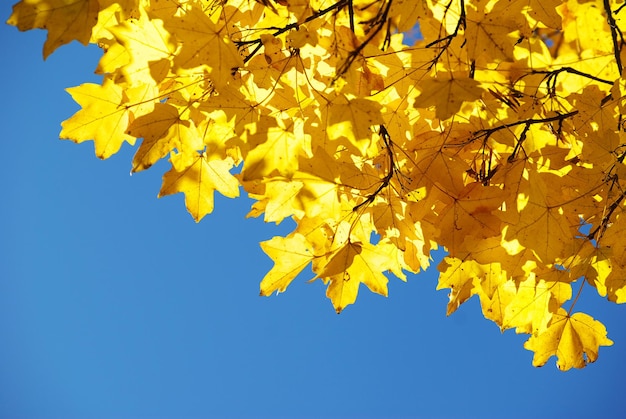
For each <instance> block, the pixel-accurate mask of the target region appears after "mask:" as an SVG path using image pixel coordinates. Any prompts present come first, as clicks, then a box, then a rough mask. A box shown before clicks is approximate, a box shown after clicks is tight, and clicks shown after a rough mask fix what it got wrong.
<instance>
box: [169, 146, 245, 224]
mask: <svg viewBox="0 0 626 419" xmlns="http://www.w3.org/2000/svg"><path fill="white" fill-rule="evenodd" d="M170 161H171V162H172V168H171V169H170V171H169V172H167V173H165V175H163V185H162V186H161V192H159V197H161V196H166V195H171V194H175V193H178V192H182V193H184V194H185V204H186V206H187V210H188V211H189V213H190V214H191V215H192V216H193V218H194V219H195V220H196V222H198V221H200V220H201V219H202V218H203V217H204V216H205V215H207V214H210V213H211V212H212V211H213V191H216V190H217V191H218V192H220V193H221V194H222V195H224V196H227V197H230V198H234V197H236V196H238V195H239V182H238V181H237V179H236V178H235V177H234V176H233V175H232V174H231V173H230V169H231V168H232V167H233V163H232V161H228V160H209V159H208V158H207V156H206V155H205V154H204V153H196V156H195V157H189V156H188V155H186V154H183V153H178V154H173V155H172V156H171V158H170Z"/></svg>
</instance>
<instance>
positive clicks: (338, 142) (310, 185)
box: [8, 0, 626, 370]
mask: <svg viewBox="0 0 626 419" xmlns="http://www.w3.org/2000/svg"><path fill="white" fill-rule="evenodd" d="M623 6H624V3H621V4H620V1H617V0H563V1H562V0H541V1H540V0H489V1H487V0H419V1H415V0H274V1H273V0H256V1H253V0H22V1H21V2H20V3H18V4H17V5H15V6H14V9H13V14H12V16H11V17H10V19H9V22H8V23H10V24H13V25H15V26H17V27H18V28H19V29H20V30H27V29H32V28H45V29H47V30H48V38H47V41H46V43H45V45H44V57H46V56H48V55H49V54H50V53H51V52H52V51H53V50H54V49H55V48H57V47H59V46H60V45H62V44H66V43H68V42H70V41H72V40H77V41H80V42H82V43H83V44H87V43H93V44H97V45H98V46H100V47H101V48H102V51H103V55H102V58H101V60H100V62H99V64H98V67H97V69H96V72H97V73H98V74H101V75H102V77H103V81H102V84H100V85H97V84H83V85H81V86H79V87H74V88H71V89H69V90H68V91H69V93H70V94H71V95H72V97H73V98H74V100H75V101H76V102H78V103H79V104H80V106H81V107H82V109H81V110H79V111H78V112H77V113H76V114H75V115H74V116H73V117H71V118H70V119H68V120H67V121H65V122H64V123H63V124H62V126H63V129H62V131H61V137H62V138H65V139H70V140H72V141H75V142H82V141H86V140H93V141H94V143H95V151H96V154H97V156H98V157H100V158H107V157H109V156H111V155H112V154H114V153H116V152H117V151H118V150H119V149H120V147H121V146H122V144H123V143H125V142H127V143H130V144H135V142H136V140H137V139H140V140H141V141H140V144H139V146H138V148H137V151H136V154H135V156H134V158H133V162H132V171H133V172H138V171H142V170H145V169H147V168H149V167H150V166H152V165H153V164H154V163H155V162H157V161H159V160H160V159H164V158H169V161H170V163H171V169H170V170H169V171H168V172H167V173H165V175H164V176H163V185H162V188H161V192H160V196H164V195H169V194H174V193H177V192H182V193H184V194H185V202H186V206H187V209H188V210H189V212H190V213H191V214H192V216H193V217H194V218H195V219H196V221H199V220H200V219H201V218H202V217H204V216H205V215H206V214H208V213H210V212H211V211H212V210H213V206H214V202H213V194H214V191H218V192H219V193H221V194H223V195H225V196H227V197H236V196H238V195H239V193H240V187H243V189H244V190H245V191H246V192H247V193H248V195H249V196H250V197H252V198H253V199H255V200H256V203H255V204H254V205H253V207H252V210H251V212H250V214H249V215H250V216H254V217H257V216H263V217H264V220H265V221H267V222H274V223H280V222H281V221H282V220H284V219H285V218H291V219H293V220H294V221H295V225H296V227H295V229H294V230H293V231H292V232H291V233H290V234H288V235H287V236H285V237H274V238H272V239H271V240H269V241H266V242H263V243H261V246H262V248H263V250H264V251H265V252H266V253H267V254H268V255H269V256H270V257H271V258H272V259H273V261H274V266H273V268H272V269H271V270H270V272H269V273H268V274H267V275H266V276H265V278H264V279H263V281H262V282H261V294H262V295H270V294H272V293H274V292H282V291H284V290H285V289H286V288H287V286H288V285H289V284H290V282H292V280H293V279H294V278H295V277H296V276H297V275H298V274H299V273H300V272H301V271H302V270H303V269H305V268H306V267H307V266H309V265H310V266H311V269H312V271H313V272H314V274H315V275H316V276H315V279H320V280H321V281H323V282H324V283H325V284H327V296H328V297H329V298H330V299H331V301H332V303H333V305H334V307H335V309H336V310H337V312H340V311H341V310H342V309H343V308H344V307H346V306H347V305H349V304H351V303H353V302H354V301H355V299H356V297H357V292H358V290H359V286H360V284H361V283H363V284H365V285H366V286H367V287H368V288H369V289H370V290H371V291H373V292H376V293H379V294H382V295H386V294H387V276H386V272H391V273H393V274H395V275H396V276H398V277H399V278H401V279H403V280H404V279H406V278H405V273H406V272H413V273H417V272H419V271H420V270H422V269H425V268H426V267H428V265H429V262H430V260H431V259H430V253H431V251H432V250H434V249H436V248H437V247H443V248H445V250H446V251H447V252H448V256H446V257H445V258H444V260H443V261H442V262H441V264H440V265H439V271H440V276H439V283H438V289H442V288H448V289H450V294H449V297H450V298H449V303H448V314H450V313H452V312H454V311H455V310H456V309H457V308H458V307H459V306H460V305H461V304H462V303H464V302H465V301H467V300H468V299H469V298H470V297H472V296H474V295H477V296H478V298H479V299H480V304H481V307H482V311H483V314H484V316H485V317H486V318H488V319H490V320H493V321H494V322H495V323H497V324H498V325H499V326H500V328H501V329H502V330H505V329H509V328H514V329H515V330H516V331H517V332H518V333H526V334H529V335H530V338H529V339H528V341H527V342H526V344H525V347H526V348H527V349H529V350H532V351H534V353H535V356H534V360H533V364H534V365H536V366H541V365H544V364H545V363H546V361H547V360H548V359H549V358H550V357H551V356H552V355H556V356H557V365H558V367H559V368H561V369H563V370H567V369H569V368H571V367H575V368H581V367H584V366H585V365H586V364H587V363H589V362H593V361H595V360H596V358H597V356H598V348H599V346H601V345H611V344H612V342H611V341H610V340H609V339H608V338H607V336H606V330H605V328H604V326H603V325H602V324H601V323H600V322H599V321H596V320H594V319H593V318H591V317H590V316H588V315H587V314H584V313H580V312H576V313H575V312H573V308H574V305H575V302H576V298H577V295H579V294H580V292H581V291H582V289H583V288H586V289H594V290H595V291H597V293H599V294H600V295H601V296H606V297H607V298H608V300H610V301H613V302H616V303H624V302H625V301H626V251H625V250H624V249H625V247H624V237H625V236H626V215H623V214H624V205H625V204H626V203H625V199H624V198H626V167H625V166H624V159H625V158H626V133H625V129H626V121H625V120H624V118H623V116H622V115H623V114H622V111H623V110H624V108H625V107H626V81H625V80H624V79H623V78H622V77H621V74H622V62H623V61H624V59H625V57H626V56H625V55H624V53H623V52H622V47H623V44H624V39H623V31H624V29H626V22H625V19H623V18H622V17H623V15H624V14H626V11H625V12H622V9H623ZM416 28H419V32H420V35H419V36H417V37H416V36H412V37H411V36H407V34H410V33H411V32H412V31H415V30H416ZM416 38H417V41H415V39H416ZM574 285H575V286H576V288H575V289H576V293H577V295H576V296H573V286H574ZM566 304H567V308H566Z"/></svg>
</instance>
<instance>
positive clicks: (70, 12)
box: [7, 0, 99, 59]
mask: <svg viewBox="0 0 626 419" xmlns="http://www.w3.org/2000/svg"><path fill="white" fill-rule="evenodd" d="M98 10H99V4H98V0H24V1H21V2H19V3H17V4H16V5H15V6H13V14H11V17H9V20H7V23H8V24H9V25H14V26H17V28H18V29H19V30H21V31H26V30H29V29H34V28H39V29H47V30H48V37H47V39H46V42H45V44H44V46H43V57H44V59H45V58H48V56H49V55H50V54H52V52H53V51H54V50H55V49H57V48H58V47H60V46H61V45H65V44H68V43H70V42H71V41H73V40H77V41H78V42H80V43H81V44H83V45H87V44H88V43H89V39H90V38H91V29H92V28H93V26H94V25H95V24H96V22H97V19H98Z"/></svg>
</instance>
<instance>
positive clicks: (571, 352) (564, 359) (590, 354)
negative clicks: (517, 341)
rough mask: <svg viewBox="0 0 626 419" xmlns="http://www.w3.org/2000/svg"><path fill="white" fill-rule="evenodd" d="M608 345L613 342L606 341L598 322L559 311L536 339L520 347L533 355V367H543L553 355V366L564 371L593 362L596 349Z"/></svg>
mask: <svg viewBox="0 0 626 419" xmlns="http://www.w3.org/2000/svg"><path fill="white" fill-rule="evenodd" d="M611 345H613V341H612V340H611V339H609V338H607V336H606V329H605V327H604V326H603V325H602V323H600V322H599V321H597V320H594V319H593V318H592V317H591V316H589V315H587V314H585V313H574V314H573V315H569V314H568V313H567V312H566V311H565V310H564V309H559V311H558V312H557V313H555V314H554V316H553V317H552V321H551V322H550V324H549V326H548V329H547V330H546V331H544V332H543V333H541V334H539V335H537V336H535V335H533V336H531V338H530V339H528V341H527V342H526V343H525V344H524V348H526V349H528V350H531V351H533V352H535V356H534V357H533V365H534V366H536V367H541V366H543V365H545V363H546V362H547V361H548V359H549V358H550V357H551V356H553V355H555V356H556V357H557V364H556V365H557V367H558V368H559V369H560V370H563V371H567V370H569V369H570V368H583V367H584V366H586V365H587V364H588V363H592V362H595V361H596V359H598V349H599V347H600V346H611Z"/></svg>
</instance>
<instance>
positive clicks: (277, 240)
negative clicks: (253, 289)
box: [261, 234, 314, 296]
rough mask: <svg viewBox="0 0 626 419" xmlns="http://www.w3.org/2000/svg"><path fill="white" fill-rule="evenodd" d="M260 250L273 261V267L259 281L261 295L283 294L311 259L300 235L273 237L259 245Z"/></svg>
mask: <svg viewBox="0 0 626 419" xmlns="http://www.w3.org/2000/svg"><path fill="white" fill-rule="evenodd" d="M261 248H262V249H263V251H264V252H265V253H267V255H268V256H269V257H271V258H272V259H273V260H274V267H273V268H272V269H271V270H270V271H269V272H268V274H267V275H266V276H265V278H263V280H262V281H261V295H263V296H268V295H271V294H272V293H273V292H283V291H285V290H286V289H287V286H288V285H289V284H290V283H291V281H293V280H294V278H295V277H296V276H297V275H298V274H299V273H300V272H301V271H302V270H303V269H304V268H305V267H306V266H307V265H308V264H309V263H311V260H312V259H313V257H314V256H313V254H312V249H311V246H310V245H309V244H308V242H307V241H306V239H305V237H304V236H303V235H301V234H292V235H289V236H288V237H274V238H272V239H271V240H268V241H265V242H262V243H261Z"/></svg>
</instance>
